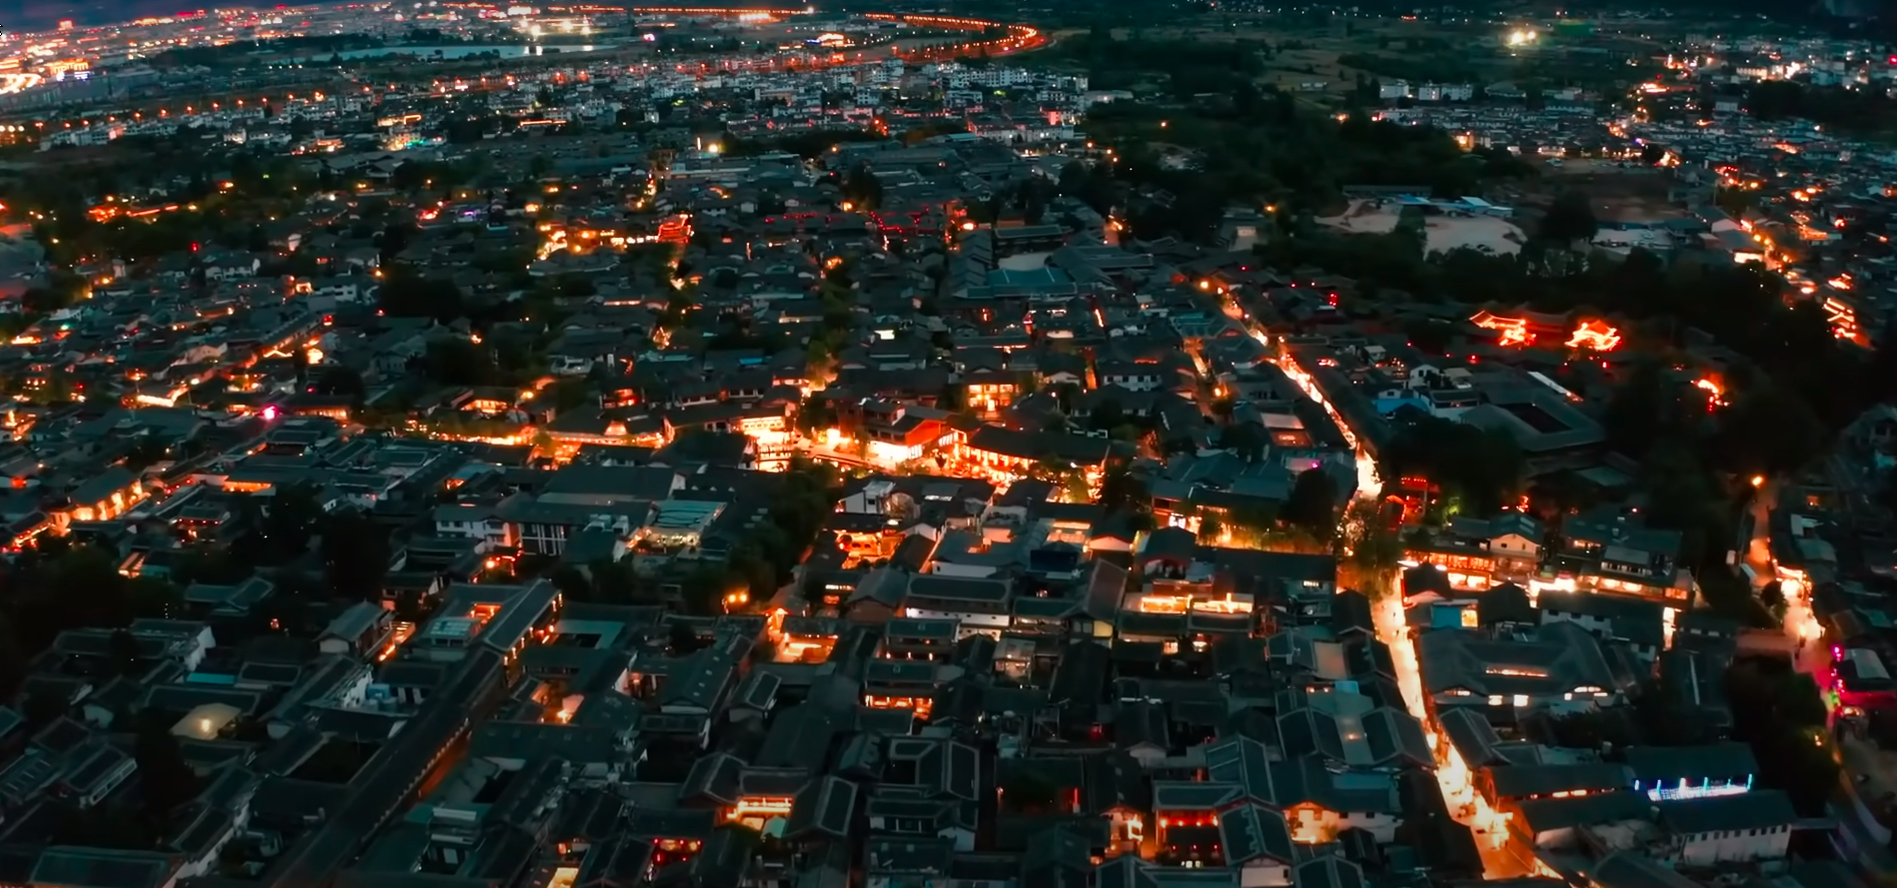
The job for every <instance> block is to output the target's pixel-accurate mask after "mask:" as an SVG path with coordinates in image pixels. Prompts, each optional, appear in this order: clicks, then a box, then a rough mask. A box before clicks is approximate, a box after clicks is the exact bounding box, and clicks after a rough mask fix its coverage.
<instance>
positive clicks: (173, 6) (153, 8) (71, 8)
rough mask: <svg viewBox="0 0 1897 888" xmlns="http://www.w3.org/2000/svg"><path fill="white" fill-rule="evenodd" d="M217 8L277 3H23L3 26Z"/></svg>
mask: <svg viewBox="0 0 1897 888" xmlns="http://www.w3.org/2000/svg"><path fill="white" fill-rule="evenodd" d="M310 2H311V0H303V2H299V3H297V4H295V5H298V6H303V5H308V4H309V3H310ZM215 5H234V6H258V7H268V6H275V5H277V4H275V3H264V2H255V3H245V2H241V0H240V2H238V3H234V4H212V3H206V2H193V0H80V2H72V0H24V3H23V4H22V8H21V9H20V10H18V11H9V12H8V13H7V15H6V17H4V18H0V25H3V26H4V27H5V28H6V29H7V30H8V31H45V30H50V29H52V28H55V27H58V25H59V22H60V20H62V19H72V20H73V22H74V23H75V24H78V25H110V24H114V23H116V22H127V21H131V20H132V19H139V18H147V17H150V16H160V15H172V14H175V13H179V12H190V11H195V10H198V9H210V8H211V7H212V6H215Z"/></svg>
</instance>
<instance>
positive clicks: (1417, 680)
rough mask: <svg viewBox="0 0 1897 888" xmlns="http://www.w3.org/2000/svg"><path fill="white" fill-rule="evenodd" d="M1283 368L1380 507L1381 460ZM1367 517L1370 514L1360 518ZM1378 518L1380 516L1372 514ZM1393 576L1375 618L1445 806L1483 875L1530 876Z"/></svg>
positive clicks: (1235, 309)
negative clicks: (1348, 454)
mask: <svg viewBox="0 0 1897 888" xmlns="http://www.w3.org/2000/svg"><path fill="white" fill-rule="evenodd" d="M1223 302H1224V310H1225V314H1226V315H1227V316H1228V317H1230V318H1232V319H1233V320H1235V321H1238V322H1239V323H1241V324H1243V325H1244V326H1245V328H1246V329H1247V330H1248V331H1249V332H1250V333H1251V335H1252V337H1253V338H1255V339H1257V340H1258V342H1259V343H1260V344H1262V345H1264V346H1265V347H1266V348H1267V349H1269V348H1270V347H1271V336H1270V334H1269V333H1268V332H1267V331H1266V330H1265V329H1264V327H1263V325H1261V324H1259V323H1257V322H1256V321H1254V320H1253V319H1252V318H1251V317H1250V316H1249V314H1247V313H1246V312H1245V310H1244V309H1243V308H1241V307H1239V305H1238V303H1237V300H1235V299H1230V298H1228V299H1225V300H1223ZM1276 363H1277V364H1278V367H1279V369H1281V370H1283V371H1284V373H1285V375H1286V376H1288V377H1290V379H1291V381H1292V382H1293V383H1296V384H1297V386H1298V388H1299V389H1300V390H1302V391H1303V392H1304V394H1305V396H1306V397H1309V398H1310V399H1311V400H1313V401H1316V402H1317V403H1318V404H1319V405H1321V406H1323V408H1324V411H1325V413H1327V414H1329V415H1330V418H1331V421H1332V422H1334V423H1337V428H1338V430H1339V431H1340V432H1342V433H1343V436H1344V440H1345V441H1346V442H1348V443H1349V444H1350V446H1351V448H1352V449H1353V450H1354V451H1355V453H1356V461H1357V479H1358V480H1357V496H1358V498H1359V499H1362V500H1367V501H1370V502H1375V501H1376V500H1377V498H1378V497H1379V496H1380V495H1381V493H1382V490H1383V479H1382V478H1380V477H1379V476H1378V474H1377V464H1376V460H1375V459H1373V458H1371V457H1370V456H1369V454H1367V453H1365V452H1364V449H1363V445H1362V444H1361V443H1360V442H1361V438H1360V437H1359V436H1358V434H1357V431H1356V430H1355V429H1352V428H1351V427H1350V424H1349V423H1347V422H1345V421H1344V417H1343V415H1342V414H1339V413H1338V412H1337V410H1336V409H1335V408H1333V407H1332V406H1331V404H1330V402H1329V401H1327V400H1325V398H1324V395H1323V392H1321V391H1319V390H1318V388H1317V383H1316V382H1315V381H1314V380H1313V379H1312V378H1311V375H1310V374H1309V373H1307V372H1305V370H1304V368H1302V367H1299V366H1298V365H1297V362H1296V361H1295V360H1293V359H1292V358H1291V357H1290V355H1289V354H1285V355H1284V356H1283V357H1282V358H1280V359H1277V360H1276ZM1358 514H1364V513H1358ZM1371 514H1374V513H1371ZM1390 572H1391V576H1390V577H1389V579H1388V580H1387V581H1385V582H1384V584H1383V586H1384V588H1385V589H1388V590H1391V591H1390V594H1387V595H1385V596H1384V597H1383V598H1382V599H1381V600H1379V601H1377V602H1376V603H1375V604H1374V605H1373V606H1372V607H1371V611H1370V613H1371V617H1372V620H1373V621H1374V622H1375V623H1376V630H1377V639H1378V640H1380V641H1382V642H1383V643H1384V644H1386V645H1388V646H1389V648H1390V658H1391V660H1392V661H1393V662H1394V664H1395V666H1396V684H1397V689H1398V690H1400V691H1402V693H1403V705H1404V708H1406V709H1408V710H1409V713H1410V715H1413V716H1415V717H1416V720H1417V721H1419V722H1421V723H1422V725H1423V732H1424V735H1425V736H1426V737H1427V738H1428V740H1429V748H1430V749H1431V750H1435V751H1437V759H1438V762H1439V764H1438V766H1437V768H1436V786H1437V788H1438V789H1440V790H1441V791H1442V794H1443V807H1445V808H1446V809H1448V811H1449V813H1450V815H1451V816H1453V817H1455V818H1456V822H1457V823H1460V824H1462V825H1464V826H1467V827H1469V828H1470V829H1471V830H1473V831H1474V832H1475V839H1476V847H1477V849H1478V850H1480V851H1481V854H1482V869H1483V876H1484V877H1485V878H1488V879H1508V878H1515V877H1518V876H1525V875H1530V874H1531V873H1530V872H1529V870H1528V869H1527V868H1525V867H1524V866H1523V865H1522V864H1521V862H1520V861H1519V860H1517V859H1516V858H1515V856H1514V855H1512V854H1510V853H1508V851H1507V850H1506V848H1505V846H1506V844H1507V840H1508V830H1507V821H1506V820H1504V819H1503V818H1502V817H1501V816H1500V815H1498V814H1497V813H1496V812H1495V811H1494V810H1493V809H1491V808H1490V807H1489V805H1488V803H1487V802H1485V801H1484V800H1483V799H1482V797H1481V796H1480V795H1479V794H1477V793H1476V791H1475V774H1474V772H1472V771H1470V770H1469V768H1468V767H1467V766H1465V765H1464V764H1463V762H1462V761H1461V760H1460V759H1456V758H1453V753H1452V752H1450V751H1449V750H1448V749H1447V748H1446V746H1445V744H1446V743H1447V742H1448V741H1447V740H1445V739H1444V738H1443V737H1442V735H1441V734H1440V733H1439V732H1438V731H1437V730H1436V727H1435V725H1434V723H1433V722H1431V720H1430V718H1429V712H1428V709H1427V707H1426V706H1425V705H1424V700H1425V697H1424V691H1423V677H1422V671H1421V670H1420V669H1419V668H1418V665H1417V657H1416V640H1415V637H1414V633H1413V632H1412V631H1411V630H1410V628H1409V626H1408V625H1407V623H1406V620H1405V615H1404V608H1403V594H1402V578H1401V576H1400V568H1392V569H1391V571H1390Z"/></svg>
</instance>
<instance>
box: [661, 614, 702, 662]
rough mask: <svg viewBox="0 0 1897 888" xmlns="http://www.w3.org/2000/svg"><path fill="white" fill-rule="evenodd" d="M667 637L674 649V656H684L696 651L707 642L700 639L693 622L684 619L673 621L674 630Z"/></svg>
mask: <svg viewBox="0 0 1897 888" xmlns="http://www.w3.org/2000/svg"><path fill="white" fill-rule="evenodd" d="M667 638H668V641H669V645H670V647H671V649H672V656H674V657H683V656H686V655H687V654H692V653H695V652H697V651H698V649H699V648H702V647H704V646H705V643H704V642H703V641H701V640H699V637H698V632H697V631H696V630H694V629H692V626H691V624H690V623H687V622H685V621H684V620H674V621H673V622H672V630H671V633H670V634H669V635H668V636H667Z"/></svg>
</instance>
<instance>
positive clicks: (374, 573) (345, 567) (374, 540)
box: [318, 509, 390, 602]
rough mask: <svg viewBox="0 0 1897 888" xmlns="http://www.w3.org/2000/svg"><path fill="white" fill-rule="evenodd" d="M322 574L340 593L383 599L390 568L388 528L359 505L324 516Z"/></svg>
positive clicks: (349, 595) (351, 596)
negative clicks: (384, 586)
mask: <svg viewBox="0 0 1897 888" xmlns="http://www.w3.org/2000/svg"><path fill="white" fill-rule="evenodd" d="M321 526H322V543H321V545H320V546H319V547H318V551H319V553H320V554H321V556H322V559H323V575H324V577H325V578H326V579H327V580H328V581H329V587H330V591H331V592H332V593H333V594H335V595H336V596H338V597H342V598H351V599H360V600H363V601H378V602H379V601H381V600H382V597H383V596H382V591H383V582H384V581H385V580H386V579H387V578H388V572H389V554H390V553H389V531H388V528H386V527H383V526H382V525H380V524H377V523H376V522H375V519H373V518H371V517H370V516H368V515H365V514H363V513H362V512H360V511H358V510H356V509H342V510H339V511H337V512H333V513H331V514H329V515H327V516H324V518H323V520H322V522H321Z"/></svg>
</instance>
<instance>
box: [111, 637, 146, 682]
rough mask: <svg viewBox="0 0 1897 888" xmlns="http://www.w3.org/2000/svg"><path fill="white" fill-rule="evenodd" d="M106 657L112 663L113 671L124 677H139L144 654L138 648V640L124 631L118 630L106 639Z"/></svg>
mask: <svg viewBox="0 0 1897 888" xmlns="http://www.w3.org/2000/svg"><path fill="white" fill-rule="evenodd" d="M105 648H106V657H107V658H108V659H110V660H111V661H112V671H113V672H116V673H118V674H119V675H123V676H133V675H137V674H138V671H139V661H140V660H141V659H142V654H141V652H140V651H139V648H138V639H137V638H136V637H134V636H133V635H132V633H130V632H127V631H125V630H124V629H119V630H116V631H114V632H113V633H112V635H111V636H110V637H108V638H107V639H106V645H105Z"/></svg>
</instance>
